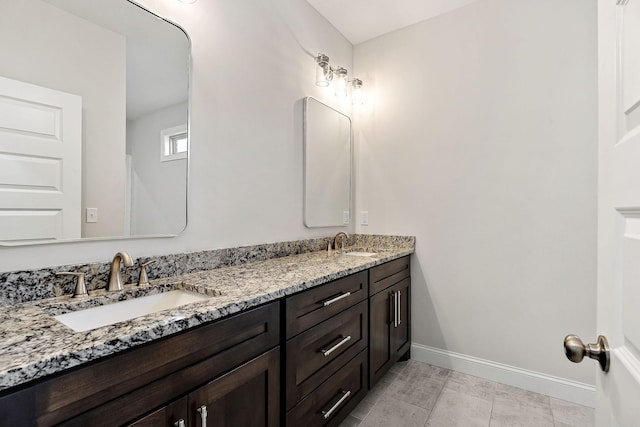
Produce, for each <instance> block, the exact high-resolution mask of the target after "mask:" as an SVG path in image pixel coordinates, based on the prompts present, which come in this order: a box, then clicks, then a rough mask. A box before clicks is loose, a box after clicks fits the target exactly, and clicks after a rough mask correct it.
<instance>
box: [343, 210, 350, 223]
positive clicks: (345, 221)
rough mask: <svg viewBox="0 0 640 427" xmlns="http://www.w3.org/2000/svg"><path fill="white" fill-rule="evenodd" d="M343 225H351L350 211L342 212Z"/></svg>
mask: <svg viewBox="0 0 640 427" xmlns="http://www.w3.org/2000/svg"><path fill="white" fill-rule="evenodd" d="M342 223H343V224H345V225H346V224H349V211H342Z"/></svg>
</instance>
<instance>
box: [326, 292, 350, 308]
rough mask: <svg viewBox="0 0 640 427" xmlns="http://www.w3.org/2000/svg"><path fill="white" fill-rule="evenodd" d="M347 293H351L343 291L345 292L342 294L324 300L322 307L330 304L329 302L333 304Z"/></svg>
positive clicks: (347, 294) (346, 295)
mask: <svg viewBox="0 0 640 427" xmlns="http://www.w3.org/2000/svg"><path fill="white" fill-rule="evenodd" d="M349 295H351V292H345V293H344V294H342V295H338V296H337V297H335V298H331V299H328V300H326V301H324V302H323V303H322V306H323V307H326V306H328V305H331V304H333V303H334V302H338V301H340V300H341V299H343V298H346V297H348V296H349Z"/></svg>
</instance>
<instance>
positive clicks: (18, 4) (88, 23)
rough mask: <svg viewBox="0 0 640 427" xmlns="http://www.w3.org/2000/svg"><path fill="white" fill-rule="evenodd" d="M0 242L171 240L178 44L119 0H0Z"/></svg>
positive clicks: (175, 226) (180, 61) (176, 195)
mask: <svg viewBox="0 0 640 427" xmlns="http://www.w3.org/2000/svg"><path fill="white" fill-rule="evenodd" d="M0 52H2V60H1V61H0V244H33V243H51V242H56V241H65V240H75V239H86V238H89V239H90V238H114V237H139V236H154V235H175V234H178V233H180V232H181V231H182V230H183V229H184V227H185V226H186V222H187V213H186V206H187V178H188V149H189V142H188V134H187V122H188V110H187V108H188V103H189V99H188V93H189V88H188V85H189V62H190V60H189V55H190V44H189V40H188V38H187V36H186V35H185V33H184V32H183V31H182V30H181V29H180V28H178V27H177V26H175V25H173V24H171V23H169V22H167V21H165V20H163V19H160V18H159V17H157V16H156V15H154V14H152V13H150V12H148V11H146V10H145V9H143V8H141V7H140V6H138V5H136V4H134V3H132V2H130V1H127V0H20V1H15V0H0Z"/></svg>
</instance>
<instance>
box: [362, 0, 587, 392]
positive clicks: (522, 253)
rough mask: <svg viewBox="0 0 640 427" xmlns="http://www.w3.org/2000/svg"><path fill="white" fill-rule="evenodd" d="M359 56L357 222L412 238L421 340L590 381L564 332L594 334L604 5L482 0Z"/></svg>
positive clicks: (375, 43) (416, 335)
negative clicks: (599, 11) (565, 344)
mask: <svg viewBox="0 0 640 427" xmlns="http://www.w3.org/2000/svg"><path fill="white" fill-rule="evenodd" d="M354 62H355V64H356V73H357V74H358V75H359V76H362V78H363V79H364V80H365V81H366V82H368V83H369V82H370V86H371V89H372V91H371V92H370V94H371V95H373V96H374V97H375V102H373V103H372V104H371V106H370V107H369V108H368V109H366V110H362V111H360V114H358V115H357V116H356V117H357V122H356V123H357V124H356V127H357V129H358V130H359V131H358V134H357V143H358V149H357V151H358V155H359V160H358V164H357V167H356V170H357V191H356V199H357V200H356V215H357V214H358V212H359V211H362V210H366V211H368V212H369V223H370V225H369V226H368V227H362V226H360V227H358V231H359V232H363V233H365V232H366V233H396V234H415V235H416V237H417V240H416V243H417V247H416V252H417V254H416V257H415V262H414V264H413V272H412V273H413V277H412V281H413V298H414V300H413V308H414V309H413V321H414V323H413V325H414V327H413V339H414V342H416V343H418V344H422V345H425V346H429V347H434V348H436V349H441V350H445V351H448V352H454V353H460V354H462V355H468V356H471V357H474V358H478V359H484V360H489V361H492V362H497V363H503V364H506V365H509V366H515V367H518V368H522V369H527V370H531V371H535V372H542V373H545V374H548V375H552V376H558V377H563V378H569V379H572V380H576V381H580V382H584V383H590V384H593V383H594V381H595V379H594V367H593V366H587V364H582V365H580V366H579V365H571V364H569V363H568V361H567V360H566V359H565V357H564V355H563V352H562V341H563V338H564V336H565V335H566V334H568V333H576V334H578V335H584V336H585V337H592V336H594V334H595V331H596V326H595V319H594V317H595V297H596V177H597V174H596V172H597V140H596V135H597V134H596V131H597V130H596V122H597V116H596V113H597V104H596V102H597V97H596V96H597V92H596V83H597V82H596V68H597V63H596V4H595V2H584V1H582V0H570V1H563V2H557V1H554V0H540V1H538V0H536V1H524V0H520V1H513V0H482V1H479V2H477V3H473V4H471V5H468V6H466V7H464V8H461V9H458V10H456V11H453V12H451V13H449V14H446V15H443V16H440V17H437V18H434V19H431V20H428V21H425V22H423V23H420V24H417V25H414V26H411V27H409V28H406V29H403V30H400V31H397V32H394V33H391V34H388V35H385V36H383V37H380V38H377V39H374V40H372V41H369V42H365V43H363V44H360V45H358V46H356V47H355V53H354ZM571 301H575V302H573V303H570V302H571Z"/></svg>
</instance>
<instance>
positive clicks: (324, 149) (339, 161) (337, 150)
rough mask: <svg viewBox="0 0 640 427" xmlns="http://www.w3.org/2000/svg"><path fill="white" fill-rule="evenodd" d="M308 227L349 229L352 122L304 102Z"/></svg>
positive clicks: (311, 101) (313, 102) (309, 100)
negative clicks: (344, 227) (346, 226)
mask: <svg viewBox="0 0 640 427" xmlns="http://www.w3.org/2000/svg"><path fill="white" fill-rule="evenodd" d="M303 111H304V125H303V127H304V131H303V134H304V223H305V225H306V226H307V227H333V226H345V225H348V224H349V222H350V217H351V215H350V211H351V163H352V160H351V153H352V143H351V119H350V118H349V117H348V116H346V115H344V114H342V113H341V112H339V111H337V110H334V109H333V108H331V107H329V106H328V105H325V104H323V103H322V102H320V101H318V100H317V99H315V98H312V97H307V98H305V99H304V104H303Z"/></svg>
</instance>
